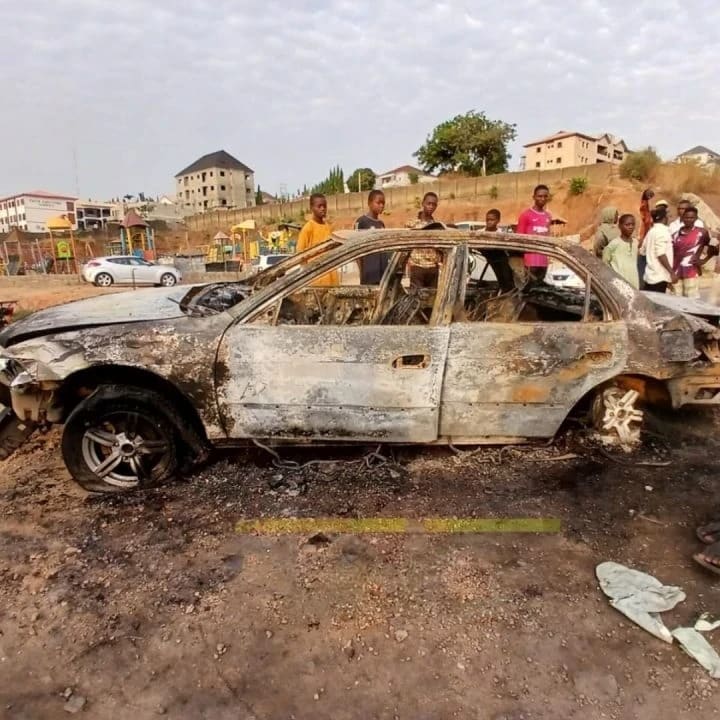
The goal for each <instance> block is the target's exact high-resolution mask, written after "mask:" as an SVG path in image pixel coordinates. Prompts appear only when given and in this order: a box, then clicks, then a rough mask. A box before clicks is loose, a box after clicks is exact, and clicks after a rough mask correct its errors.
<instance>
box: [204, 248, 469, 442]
mask: <svg viewBox="0 0 720 720" xmlns="http://www.w3.org/2000/svg"><path fill="white" fill-rule="evenodd" d="M400 255H401V254H400V253H396V256H395V262H396V263H398V262H400V261H399V259H398V258H399V256H400ZM461 256H462V250H461V249H460V248H457V247H453V248H446V249H445V251H444V256H443V257H444V258H445V262H444V263H443V265H442V267H441V270H440V274H439V278H438V284H437V290H436V291H433V290H430V291H429V292H430V293H432V292H435V297H434V301H433V306H432V315H431V316H430V319H429V322H428V323H427V324H420V325H408V324H382V322H380V321H378V322H377V323H376V324H355V325H352V324H350V325H344V324H341V325H337V324H270V325H268V324H265V323H264V322H263V321H262V319H261V320H260V321H251V322H248V323H242V324H236V325H234V326H233V327H231V328H230V329H229V330H228V332H227V333H226V335H225V337H224V339H223V341H222V343H221V345H220V348H219V351H218V367H219V368H220V372H219V381H218V384H217V394H218V407H219V409H220V412H221V416H222V418H223V421H224V423H225V426H226V430H227V433H228V435H229V437H231V438H250V437H256V438H273V439H287V440H315V441H318V440H323V441H351V440H353V441H364V442H422V443H425V442H432V441H434V440H436V439H437V436H438V428H439V408H440V389H441V386H442V380H443V373H444V370H445V365H446V362H447V350H448V340H449V332H450V328H449V320H450V316H451V306H452V299H453V298H455V297H456V296H457V289H458V288H457V285H458V282H459V277H460V274H459V271H458V263H459V262H461ZM405 257H407V253H405ZM357 259H358V258H356V257H355V258H354V257H350V258H347V259H343V261H342V263H340V264H339V265H338V268H339V267H341V266H342V265H345V264H347V263H348V262H353V261H355V260H357ZM393 268H394V266H393V264H392V263H391V266H390V267H388V270H387V271H386V276H385V278H386V279H385V280H383V282H384V283H386V281H387V279H388V278H390V277H391V276H392V273H393V272H394V269H393ZM317 276H318V274H317V273H315V274H314V275H313V274H311V275H310V276H309V277H308V278H307V280H303V283H305V284H304V286H303V291H307V292H310V293H315V292H317V290H316V288H314V287H312V280H313V279H314V278H316V277H317ZM381 287H385V286H383V285H381ZM340 290H342V288H339V289H338V291H340ZM336 292H337V291H336ZM378 292H381V291H380V290H378ZM399 292H400V293H401V294H402V293H407V294H408V296H410V295H411V294H412V293H413V292H415V291H412V290H400V291H399ZM417 292H418V293H419V292H420V291H417ZM416 294H417V293H416ZM295 295H297V292H296V293H295ZM328 296H332V291H327V295H326V296H325V297H326V298H327V297H328ZM403 297H404V296H403ZM285 299H286V298H283V296H282V295H281V296H280V297H279V298H278V300H277V303H278V308H279V307H280V306H281V303H282V302H284V300H285ZM402 300H403V298H401V300H399V301H398V304H401V303H402ZM368 317H370V316H368ZM371 320H372V318H371Z"/></svg>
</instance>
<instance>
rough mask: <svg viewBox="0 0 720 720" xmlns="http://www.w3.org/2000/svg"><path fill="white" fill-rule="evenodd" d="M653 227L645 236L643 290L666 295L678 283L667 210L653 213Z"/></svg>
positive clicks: (660, 208) (657, 210)
mask: <svg viewBox="0 0 720 720" xmlns="http://www.w3.org/2000/svg"><path fill="white" fill-rule="evenodd" d="M652 219H653V226H652V227H651V228H650V231H649V232H648V234H647V235H646V236H645V241H644V242H643V246H644V248H645V259H646V261H647V265H646V267H645V276H644V278H643V280H644V281H645V284H644V286H643V290H651V291H653V292H659V293H664V292H666V291H667V288H668V285H671V284H673V283H675V282H677V275H676V274H675V271H674V270H673V262H674V254H673V242H672V235H670V231H669V230H668V226H667V225H668V217H667V208H666V207H665V206H661V207H656V208H655V209H654V210H653V211H652Z"/></svg>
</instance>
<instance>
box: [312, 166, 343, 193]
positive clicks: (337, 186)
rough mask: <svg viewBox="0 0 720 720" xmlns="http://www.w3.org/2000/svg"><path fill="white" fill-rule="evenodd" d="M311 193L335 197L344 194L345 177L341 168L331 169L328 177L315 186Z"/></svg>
mask: <svg viewBox="0 0 720 720" xmlns="http://www.w3.org/2000/svg"><path fill="white" fill-rule="evenodd" d="M311 192H314V193H323V195H337V194H338V193H343V192H345V175H344V173H343V171H342V168H341V167H340V166H339V165H337V166H335V167H334V168H332V169H331V170H330V172H329V173H328V176H327V177H326V178H325V179H324V180H322V181H321V182H319V183H318V184H317V185H315V186H314V187H313V188H312V190H311Z"/></svg>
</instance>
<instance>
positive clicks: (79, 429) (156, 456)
mask: <svg viewBox="0 0 720 720" xmlns="http://www.w3.org/2000/svg"><path fill="white" fill-rule="evenodd" d="M166 404H167V402H166V400H165V399H164V398H163V397H162V396H161V395H159V394H158V393H154V392H152V391H149V390H141V389H139V388H127V387H119V386H118V387H109V386H104V387H100V388H99V389H98V390H97V391H96V392H95V393H94V394H93V395H91V396H90V397H89V398H87V399H86V400H84V401H83V402H81V403H80V405H78V407H76V408H75V410H74V411H73V412H72V413H71V414H70V417H69V418H68V419H67V422H66V423H65V429H64V432H63V437H62V455H63V460H64V461H65V465H66V467H67V469H68V470H69V472H70V474H71V475H72V476H73V478H74V479H75V481H76V482H77V483H79V484H80V485H81V486H82V487H83V488H85V490H88V491H90V492H104V493H113V492H124V491H129V490H137V489H143V488H147V487H153V486H155V485H158V484H160V483H162V482H164V481H165V480H168V479H169V478H170V477H171V476H172V475H173V474H174V473H175V471H176V470H177V466H178V454H179V453H178V450H179V448H178V447H177V433H176V431H175V428H174V427H173V425H172V424H171V423H170V421H169V420H168V419H167V416H166V415H165V414H164V413H163V412H162V410H160V409H158V408H162V407H164V406H165V405H166Z"/></svg>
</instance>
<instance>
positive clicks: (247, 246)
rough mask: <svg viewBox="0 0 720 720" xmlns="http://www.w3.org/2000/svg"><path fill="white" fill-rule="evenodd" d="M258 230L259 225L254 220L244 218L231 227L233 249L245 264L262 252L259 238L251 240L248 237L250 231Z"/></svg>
mask: <svg viewBox="0 0 720 720" xmlns="http://www.w3.org/2000/svg"><path fill="white" fill-rule="evenodd" d="M256 230H257V227H256V225H255V221H254V220H243V222H241V223H238V224H237V225H233V226H232V227H231V228H230V236H231V239H232V244H233V249H234V251H235V254H236V255H237V256H238V259H239V260H242V262H243V264H244V265H246V264H247V263H249V262H250V261H251V260H252V259H253V258H254V257H257V256H258V255H259V254H260V244H259V242H258V240H257V239H253V240H250V239H249V238H248V234H249V233H250V231H256Z"/></svg>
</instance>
